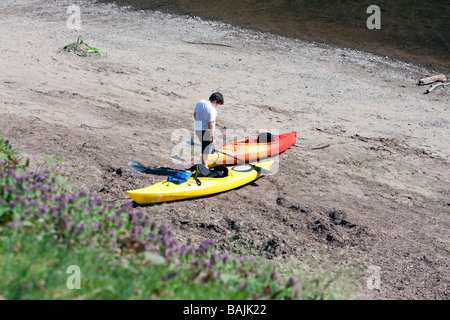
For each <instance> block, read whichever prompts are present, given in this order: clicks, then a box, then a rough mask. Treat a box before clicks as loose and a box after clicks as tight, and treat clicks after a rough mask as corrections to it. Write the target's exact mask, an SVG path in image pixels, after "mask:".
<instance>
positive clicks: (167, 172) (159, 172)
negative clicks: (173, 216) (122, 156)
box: [128, 161, 202, 186]
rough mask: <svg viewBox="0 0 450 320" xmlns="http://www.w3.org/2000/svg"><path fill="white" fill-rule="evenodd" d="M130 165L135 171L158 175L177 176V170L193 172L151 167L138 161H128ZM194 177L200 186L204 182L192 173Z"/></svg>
mask: <svg viewBox="0 0 450 320" xmlns="http://www.w3.org/2000/svg"><path fill="white" fill-rule="evenodd" d="M128 166H129V167H130V168H131V169H132V170H134V171H139V172H143V173H147V174H155V175H158V176H170V177H175V174H176V173H177V172H182V173H191V172H188V171H184V170H176V169H171V168H167V167H159V168H151V167H147V166H144V165H143V164H142V163H140V162H137V161H130V162H128ZM191 174H192V173H191ZM192 177H193V178H194V180H195V182H196V183H197V185H199V186H200V185H201V184H202V182H201V181H200V180H199V179H198V178H197V177H196V176H195V175H192ZM185 179H186V178H185Z"/></svg>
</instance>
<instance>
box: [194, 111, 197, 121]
mask: <svg viewBox="0 0 450 320" xmlns="http://www.w3.org/2000/svg"><path fill="white" fill-rule="evenodd" d="M195 119H197V112H194V120H195Z"/></svg>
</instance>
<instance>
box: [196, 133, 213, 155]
mask: <svg viewBox="0 0 450 320" xmlns="http://www.w3.org/2000/svg"><path fill="white" fill-rule="evenodd" d="M195 134H196V135H197V137H198V139H199V140H200V141H201V143H202V154H211V153H214V146H213V144H212V143H211V142H212V139H211V133H210V131H209V130H203V131H195Z"/></svg>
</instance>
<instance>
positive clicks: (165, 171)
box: [128, 161, 185, 176]
mask: <svg viewBox="0 0 450 320" xmlns="http://www.w3.org/2000/svg"><path fill="white" fill-rule="evenodd" d="M128 166H129V167H130V168H131V169H132V170H134V171H139V172H143V173H147V174H156V175H160V176H173V175H174V174H175V173H177V172H178V171H182V172H185V171H183V170H175V169H170V168H166V167H159V168H151V167H147V166H144V165H143V164H142V163H140V162H137V161H130V162H128Z"/></svg>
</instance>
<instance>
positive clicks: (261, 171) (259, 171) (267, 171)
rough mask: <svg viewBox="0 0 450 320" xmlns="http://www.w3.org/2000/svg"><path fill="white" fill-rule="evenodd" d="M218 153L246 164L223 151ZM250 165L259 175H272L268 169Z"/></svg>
mask: <svg viewBox="0 0 450 320" xmlns="http://www.w3.org/2000/svg"><path fill="white" fill-rule="evenodd" d="M216 152H220V153H222V154H224V155H226V156H228V157H231V158H234V159H236V160H238V161H240V162H242V163H245V161H242V160H241V159H239V158H236V157H235V156H232V155H231V154H228V153H225V152H222V151H220V150H216ZM248 165H250V166H252V167H253V169H255V170H256V172H258V173H260V174H264V175H266V174H271V173H272V172H271V171H269V170H266V169H264V168H261V167H258V166H255V165H254V164H251V163H248Z"/></svg>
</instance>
